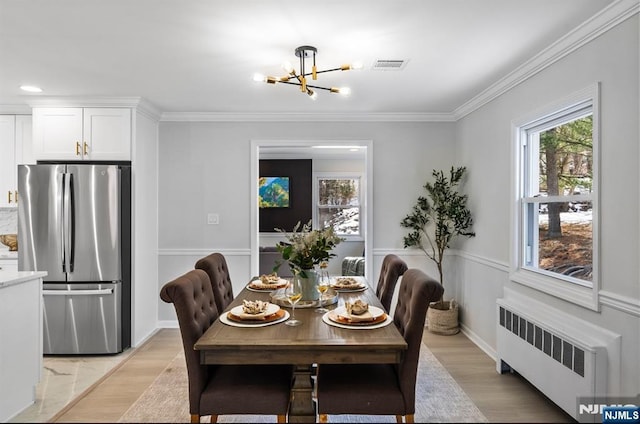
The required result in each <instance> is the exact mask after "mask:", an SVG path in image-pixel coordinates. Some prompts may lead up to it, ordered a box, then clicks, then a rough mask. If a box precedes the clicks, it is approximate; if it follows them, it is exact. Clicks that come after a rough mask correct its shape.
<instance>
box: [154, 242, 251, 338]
mask: <svg viewBox="0 0 640 424" xmlns="http://www.w3.org/2000/svg"><path fill="white" fill-rule="evenodd" d="M213 252H218V253H222V254H223V255H224V257H225V259H226V261H227V266H228V267H229V274H230V277H231V283H232V284H233V292H234V293H240V291H241V290H242V289H243V288H244V286H245V285H246V284H247V283H248V282H249V279H250V278H251V277H252V276H251V275H250V274H251V272H250V271H251V251H250V249H212V250H205V249H161V250H159V252H158V256H159V260H158V263H159V264H158V280H159V281H158V290H157V296H158V321H159V323H160V324H161V326H162V327H174V326H175V327H177V321H176V314H175V311H174V309H173V305H171V304H168V303H164V302H163V301H162V299H160V289H161V288H162V286H163V285H164V284H165V283H167V282H169V281H171V280H173V279H175V278H176V277H179V276H180V275H182V274H184V273H185V272H187V271H189V270H191V269H193V268H194V265H195V263H196V262H197V261H198V259H200V258H202V257H205V256H207V255H209V254H211V253H213ZM173 323H176V324H175V325H173Z"/></svg>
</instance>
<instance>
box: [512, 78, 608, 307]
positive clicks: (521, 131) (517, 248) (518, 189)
mask: <svg viewBox="0 0 640 424" xmlns="http://www.w3.org/2000/svg"><path fill="white" fill-rule="evenodd" d="M586 101H591V103H592V111H593V174H594V177H593V193H594V195H593V199H592V202H593V220H592V230H593V252H592V254H593V257H592V258H593V259H592V260H593V273H592V275H593V278H592V285H591V287H585V286H584V285H579V284H576V283H572V282H569V281H565V280H564V279H561V278H557V277H554V276H552V275H551V274H549V275H547V274H545V273H544V272H539V271H535V272H534V271H531V270H528V269H526V268H523V267H522V266H521V265H520V264H522V263H523V261H522V256H521V255H523V254H524V248H523V246H524V240H523V231H522V230H523V228H522V226H523V224H524V217H523V216H522V207H521V202H520V195H521V193H522V188H523V184H524V182H523V178H522V172H523V170H522V164H523V160H522V159H523V158H522V151H523V149H522V143H523V140H525V139H526V138H525V137H526V133H525V129H529V128H531V127H532V126H534V124H535V123H536V122H537V121H541V120H544V119H546V118H547V117H549V116H552V115H556V114H557V113H558V112H559V111H562V110H564V109H569V108H571V107H573V106H575V105H577V104H580V103H584V102H586ZM511 129H512V144H511V146H512V155H511V157H512V167H511V175H512V176H513V177H514V178H513V179H512V185H511V226H510V228H511V246H510V252H511V255H510V256H511V260H510V273H509V278H510V280H511V281H514V282H516V283H519V284H522V285H525V286H528V287H531V288H533V289H535V290H539V291H542V292H544V293H547V294H549V295H551V296H555V297H558V298H560V299H563V300H566V301H568V302H571V303H575V304H577V305H580V306H582V307H585V308H588V309H591V310H594V311H599V310H600V299H599V292H600V280H601V279H600V266H599V258H600V255H599V249H600V247H599V246H600V243H599V237H598V235H599V228H600V225H599V210H600V207H599V204H600V201H599V200H600V169H599V167H600V84H599V83H594V84H592V85H591V86H589V87H587V88H585V89H583V90H580V91H578V92H576V93H573V94H571V95H569V96H567V97H565V98H562V99H559V100H558V101H555V102H553V103H552V104H549V105H547V106H545V107H543V108H540V109H539V110H536V111H535V112H533V113H530V114H527V115H526V116H523V117H521V118H519V119H517V120H515V121H513V122H512V126H511Z"/></svg>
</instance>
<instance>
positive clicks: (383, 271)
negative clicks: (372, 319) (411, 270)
mask: <svg viewBox="0 0 640 424" xmlns="http://www.w3.org/2000/svg"><path fill="white" fill-rule="evenodd" d="M406 270H407V264H406V263H405V262H404V261H403V260H402V259H400V258H399V257H398V256H396V255H393V254H389V255H387V256H385V257H384V259H383V260H382V266H381V267H380V277H379V278H378V286H377V287H376V296H377V297H378V299H380V303H382V306H384V309H385V310H386V311H387V312H389V310H390V309H391V300H392V299H393V291H394V290H395V288H396V283H397V282H398V278H400V276H401V275H402V274H404V272H405V271H406Z"/></svg>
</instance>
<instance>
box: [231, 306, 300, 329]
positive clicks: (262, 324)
mask: <svg viewBox="0 0 640 424" xmlns="http://www.w3.org/2000/svg"><path fill="white" fill-rule="evenodd" d="M278 313H282V317H281V318H278V319H276V320H274V321H266V322H265V321H244V320H243V321H233V320H232V319H229V317H228V316H227V312H225V313H224V314H222V315H220V322H221V323H223V324H226V325H230V326H232V327H244V328H254V327H266V326H268V325H274V324H279V323H281V322H284V321H286V320H288V319H289V312H288V311H285V310H284V309H281V310H280V311H278Z"/></svg>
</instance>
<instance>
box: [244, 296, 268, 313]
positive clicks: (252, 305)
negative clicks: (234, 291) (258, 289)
mask: <svg viewBox="0 0 640 424" xmlns="http://www.w3.org/2000/svg"><path fill="white" fill-rule="evenodd" d="M267 306H269V302H264V301H262V300H246V299H245V300H243V301H242V312H244V313H245V314H249V315H258V314H261V313H263V312H264V311H266V310H267Z"/></svg>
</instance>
